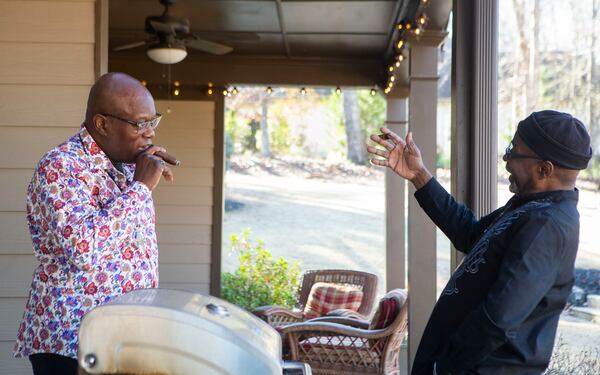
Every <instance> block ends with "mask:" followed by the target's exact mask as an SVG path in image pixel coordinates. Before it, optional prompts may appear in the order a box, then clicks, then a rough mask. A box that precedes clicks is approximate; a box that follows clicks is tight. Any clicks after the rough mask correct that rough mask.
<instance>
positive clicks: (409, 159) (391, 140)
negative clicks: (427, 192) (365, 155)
mask: <svg viewBox="0 0 600 375" xmlns="http://www.w3.org/2000/svg"><path fill="white" fill-rule="evenodd" d="M381 133H382V134H379V135H377V134H373V135H371V137H370V138H371V140H372V141H373V142H375V143H377V144H379V145H380V146H383V149H380V148H376V147H373V146H368V147H367V151H368V152H369V153H370V154H372V155H376V156H380V157H381V158H382V159H379V158H373V159H371V162H372V163H373V164H375V165H379V166H382V167H388V168H390V169H391V170H393V171H394V172H395V173H396V174H397V175H399V176H400V177H403V178H405V179H407V180H409V181H411V182H412V183H413V184H415V186H416V187H417V188H420V187H421V186H423V185H424V184H425V183H427V181H429V179H431V173H429V171H428V170H427V168H425V165H424V164H423V159H422V158H421V151H420V150H419V148H418V147H417V145H416V144H415V142H414V141H413V139H412V133H411V132H409V133H408V134H407V135H406V140H404V139H402V138H401V137H400V136H399V135H398V134H396V133H394V132H393V131H391V130H390V129H388V128H381Z"/></svg>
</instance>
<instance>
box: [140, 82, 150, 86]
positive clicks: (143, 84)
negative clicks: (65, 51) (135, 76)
mask: <svg viewBox="0 0 600 375" xmlns="http://www.w3.org/2000/svg"><path fill="white" fill-rule="evenodd" d="M140 83H141V84H142V86H144V87H146V85H147V84H148V82H146V81H140Z"/></svg>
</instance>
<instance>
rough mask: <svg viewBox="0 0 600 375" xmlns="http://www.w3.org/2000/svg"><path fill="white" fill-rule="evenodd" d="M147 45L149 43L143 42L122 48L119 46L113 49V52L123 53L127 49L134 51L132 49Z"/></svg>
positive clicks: (125, 45) (124, 45)
mask: <svg viewBox="0 0 600 375" xmlns="http://www.w3.org/2000/svg"><path fill="white" fill-rule="evenodd" d="M147 43H148V41H145V40H143V41H141V42H135V43H129V44H123V45H122V46H117V47H115V48H113V49H112V50H113V51H123V50H126V49H132V48H135V47H140V46H143V45H146V44H147Z"/></svg>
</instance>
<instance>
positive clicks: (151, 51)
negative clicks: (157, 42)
mask: <svg viewBox="0 0 600 375" xmlns="http://www.w3.org/2000/svg"><path fill="white" fill-rule="evenodd" d="M146 53H147V54H148V57H149V58H150V59H152V60H153V61H156V62H157V63H159V64H176V63H178V62H180V61H181V60H183V59H185V57H186V56H187V51H186V50H185V48H177V47H165V46H157V47H150V48H148V50H147V51H146Z"/></svg>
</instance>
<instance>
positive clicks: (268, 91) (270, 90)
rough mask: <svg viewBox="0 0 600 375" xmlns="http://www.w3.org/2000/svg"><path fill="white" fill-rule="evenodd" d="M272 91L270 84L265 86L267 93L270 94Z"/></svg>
mask: <svg viewBox="0 0 600 375" xmlns="http://www.w3.org/2000/svg"><path fill="white" fill-rule="evenodd" d="M272 92H273V89H272V88H271V86H269V87H267V94H269V95H271V93H272Z"/></svg>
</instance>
